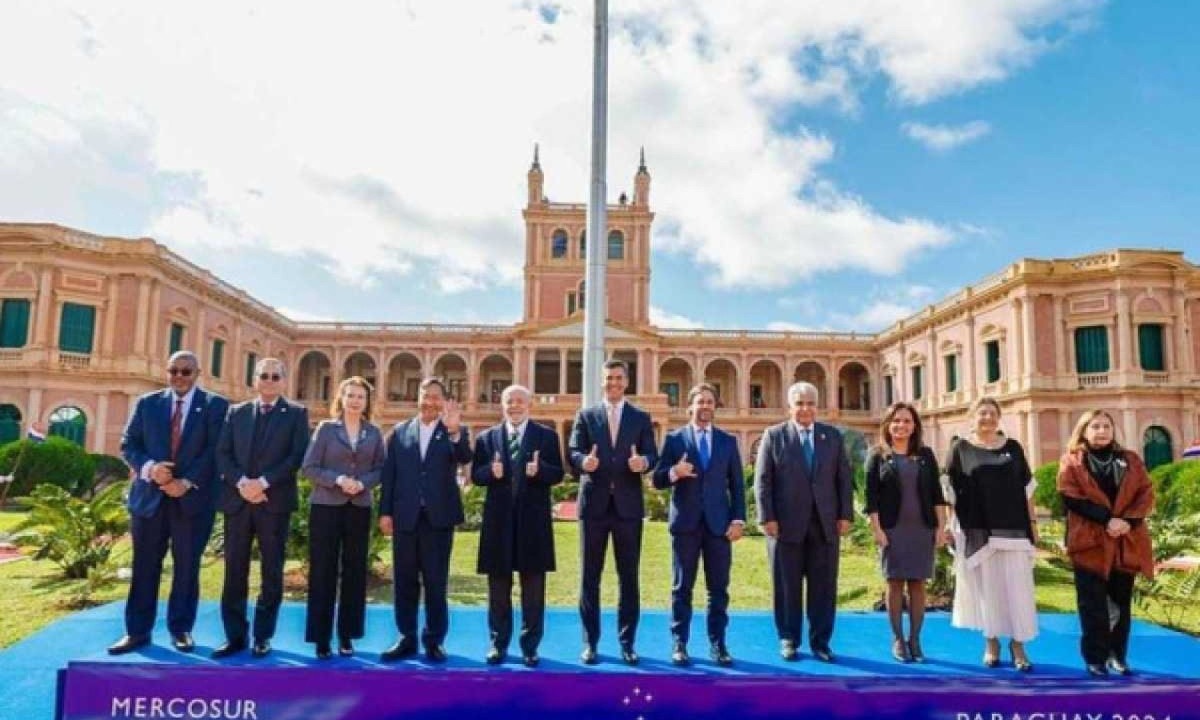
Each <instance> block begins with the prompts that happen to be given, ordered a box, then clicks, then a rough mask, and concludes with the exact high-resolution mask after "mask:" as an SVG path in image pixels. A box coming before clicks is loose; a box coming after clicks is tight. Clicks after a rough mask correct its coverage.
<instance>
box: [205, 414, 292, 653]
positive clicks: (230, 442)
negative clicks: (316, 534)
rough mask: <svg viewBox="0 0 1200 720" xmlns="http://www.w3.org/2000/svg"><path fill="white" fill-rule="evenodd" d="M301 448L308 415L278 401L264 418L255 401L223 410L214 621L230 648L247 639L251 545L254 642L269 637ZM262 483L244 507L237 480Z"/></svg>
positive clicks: (279, 595) (275, 614)
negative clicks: (221, 570) (257, 496)
mask: <svg viewBox="0 0 1200 720" xmlns="http://www.w3.org/2000/svg"><path fill="white" fill-rule="evenodd" d="M307 447H308V409H307V408H305V407H304V406H303V405H298V404H296V403H292V402H289V401H288V400H286V399H285V398H282V397H280V398H278V399H277V400H276V401H275V402H274V403H273V407H272V410H271V412H269V413H267V412H263V410H262V409H261V408H260V406H259V401H258V400H250V401H247V402H244V403H240V404H238V405H234V406H233V407H231V408H230V409H229V417H228V419H227V420H226V422H225V429H224V430H223V431H222V432H221V442H220V444H219V445H218V446H217V464H218V466H219V467H220V469H221V477H222V480H223V481H224V484H225V489H224V491H223V493H222V495H221V503H220V508H221V512H222V513H224V514H225V585H224V588H223V589H222V591H221V622H222V623H224V625H225V637H226V638H227V639H228V640H230V641H231V642H234V643H241V642H245V641H246V640H247V637H246V636H247V630H249V629H250V626H249V622H248V621H247V618H246V602H247V601H246V596H247V594H248V593H249V580H250V556H251V546H252V544H253V542H254V538H256V537H257V538H258V550H259V554H260V556H261V561H260V564H259V569H260V573H261V577H262V586H261V589H260V591H259V595H258V602H257V603H256V605H255V607H254V627H253V633H254V640H255V641H256V642H257V641H265V640H270V639H271V638H272V637H273V636H274V635H275V623H276V620H277V618H278V616H279V604H280V602H282V600H283V563H284V559H285V558H284V555H285V550H286V547H287V536H288V523H289V519H290V517H291V513H292V511H294V510H295V509H296V506H297V504H298V503H297V495H298V492H297V489H296V471H298V470H299V469H300V463H301V461H302V460H303V459H304V450H305V448H307ZM258 477H262V478H263V479H265V480H266V481H267V490H266V495H267V501H266V502H264V503H259V504H252V503H248V502H246V500H245V499H243V498H242V496H241V493H240V492H239V491H238V481H239V480H240V479H242V478H258Z"/></svg>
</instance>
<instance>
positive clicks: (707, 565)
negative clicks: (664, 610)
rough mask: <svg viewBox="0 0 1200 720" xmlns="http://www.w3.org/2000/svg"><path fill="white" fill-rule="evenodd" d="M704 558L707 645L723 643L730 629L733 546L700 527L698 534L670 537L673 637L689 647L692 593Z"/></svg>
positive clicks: (723, 538) (724, 539)
mask: <svg viewBox="0 0 1200 720" xmlns="http://www.w3.org/2000/svg"><path fill="white" fill-rule="evenodd" d="M701 558H704V585H705V587H706V589H707V590H708V641H709V642H710V643H712V642H718V641H721V642H724V640H725V628H726V627H727V626H728V625H729V614H728V610H729V568H730V566H731V564H732V562H733V543H731V542H729V538H727V537H725V536H724V535H713V534H712V533H710V532H708V530H707V529H705V528H703V527H701V528H699V529H698V530H697V531H696V532H692V533H681V534H679V535H672V536H671V570H672V573H673V576H674V577H673V579H672V583H671V637H672V638H673V639H675V640H676V641H678V642H682V643H687V641H688V637H689V635H690V634H691V629H692V589H693V588H694V587H695V586H696V574H697V571H698V569H699V566H700V559H701Z"/></svg>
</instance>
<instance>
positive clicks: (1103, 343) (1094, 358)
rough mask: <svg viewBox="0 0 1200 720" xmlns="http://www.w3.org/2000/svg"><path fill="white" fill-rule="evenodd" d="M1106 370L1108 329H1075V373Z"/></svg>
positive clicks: (1094, 327)
mask: <svg viewBox="0 0 1200 720" xmlns="http://www.w3.org/2000/svg"><path fill="white" fill-rule="evenodd" d="M1108 370H1109V365H1108V328H1106V327H1104V326H1103V325H1093V326H1091V327H1081V328H1075V372H1077V373H1102V372H1108Z"/></svg>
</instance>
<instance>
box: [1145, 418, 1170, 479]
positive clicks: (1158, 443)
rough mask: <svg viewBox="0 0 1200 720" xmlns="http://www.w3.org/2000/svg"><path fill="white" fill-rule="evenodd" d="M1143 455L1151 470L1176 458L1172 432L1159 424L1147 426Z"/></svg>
mask: <svg viewBox="0 0 1200 720" xmlns="http://www.w3.org/2000/svg"><path fill="white" fill-rule="evenodd" d="M1142 457H1143V458H1145V459H1146V467H1147V468H1148V469H1150V470H1153V469H1154V468H1156V467H1158V466H1159V465H1166V464H1167V463H1169V462H1171V461H1172V460H1174V459H1175V454H1174V452H1173V451H1172V450H1171V434H1170V433H1169V432H1167V430H1166V428H1163V427H1160V426H1158V425H1151V426H1150V427H1148V428H1146V434H1145V435H1144V436H1143V437H1142Z"/></svg>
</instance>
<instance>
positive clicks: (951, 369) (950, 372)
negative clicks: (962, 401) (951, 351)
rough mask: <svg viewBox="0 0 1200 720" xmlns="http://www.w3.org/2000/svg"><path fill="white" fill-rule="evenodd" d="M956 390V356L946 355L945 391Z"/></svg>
mask: <svg viewBox="0 0 1200 720" xmlns="http://www.w3.org/2000/svg"><path fill="white" fill-rule="evenodd" d="M955 390H958V356H957V355H947V356H946V392H954V391H955Z"/></svg>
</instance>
